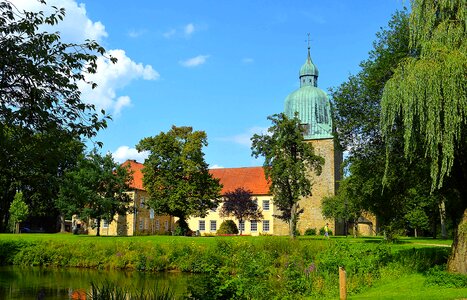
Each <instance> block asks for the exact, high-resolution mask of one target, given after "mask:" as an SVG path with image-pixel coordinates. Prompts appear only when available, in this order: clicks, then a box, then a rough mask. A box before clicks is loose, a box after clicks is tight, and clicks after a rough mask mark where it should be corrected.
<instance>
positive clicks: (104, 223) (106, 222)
mask: <svg viewBox="0 0 467 300" xmlns="http://www.w3.org/2000/svg"><path fill="white" fill-rule="evenodd" d="M102 228H109V221H107V220H103V221H102Z"/></svg>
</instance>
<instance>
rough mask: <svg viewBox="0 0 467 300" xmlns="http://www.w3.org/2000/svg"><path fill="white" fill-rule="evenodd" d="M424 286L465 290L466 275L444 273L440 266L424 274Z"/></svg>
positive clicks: (466, 284)
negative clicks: (425, 276)
mask: <svg viewBox="0 0 467 300" xmlns="http://www.w3.org/2000/svg"><path fill="white" fill-rule="evenodd" d="M426 275H427V278H426V281H425V285H427V286H441V287H446V288H466V287H467V275H462V274H454V273H448V272H446V271H445V270H444V269H443V268H442V267H441V266H436V267H434V268H431V269H430V270H428V272H427V273H426Z"/></svg>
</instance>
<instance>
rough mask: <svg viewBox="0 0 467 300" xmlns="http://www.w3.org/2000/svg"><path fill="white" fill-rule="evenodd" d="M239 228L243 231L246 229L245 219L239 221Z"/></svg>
mask: <svg viewBox="0 0 467 300" xmlns="http://www.w3.org/2000/svg"><path fill="white" fill-rule="evenodd" d="M238 230H240V231H242V232H243V231H245V220H243V221H241V222H240V221H238Z"/></svg>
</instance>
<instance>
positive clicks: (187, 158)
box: [136, 126, 221, 232]
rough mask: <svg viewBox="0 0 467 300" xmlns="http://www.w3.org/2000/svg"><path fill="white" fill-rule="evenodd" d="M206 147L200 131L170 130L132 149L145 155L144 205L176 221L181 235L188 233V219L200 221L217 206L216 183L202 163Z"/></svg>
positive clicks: (217, 191) (144, 140)
mask: <svg viewBox="0 0 467 300" xmlns="http://www.w3.org/2000/svg"><path fill="white" fill-rule="evenodd" d="M207 144H208V143H207V137H206V133H205V132H204V131H193V128H192V127H176V126H172V129H170V130H169V131H168V132H166V133H165V132H161V133H160V134H158V135H157V136H154V137H147V138H144V139H142V140H141V141H140V142H139V143H138V145H136V149H138V151H149V157H148V158H147V159H146V160H145V161H144V169H143V174H144V177H143V185H144V187H145V189H146V190H147V191H148V194H149V197H150V199H149V200H148V201H147V203H148V204H149V206H150V207H151V208H153V209H154V211H155V212H156V213H159V214H169V215H172V216H175V217H178V218H179V226H180V228H182V230H183V231H184V232H187V231H188V230H189V228H188V224H187V222H186V219H187V218H188V217H190V216H193V217H203V216H205V215H206V214H207V212H208V211H209V210H210V209H212V208H215V207H216V206H217V204H218V202H219V197H220V191H221V185H220V183H219V179H216V178H213V177H212V175H211V174H210V173H209V170H208V164H207V163H206V162H205V161H204V153H203V151H202V148H203V146H207Z"/></svg>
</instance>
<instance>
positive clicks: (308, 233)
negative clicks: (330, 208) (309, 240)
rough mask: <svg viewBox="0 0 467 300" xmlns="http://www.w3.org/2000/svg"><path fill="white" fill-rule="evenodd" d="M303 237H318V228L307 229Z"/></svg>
mask: <svg viewBox="0 0 467 300" xmlns="http://www.w3.org/2000/svg"><path fill="white" fill-rule="evenodd" d="M303 235H316V228H307V230H305V233H303Z"/></svg>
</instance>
